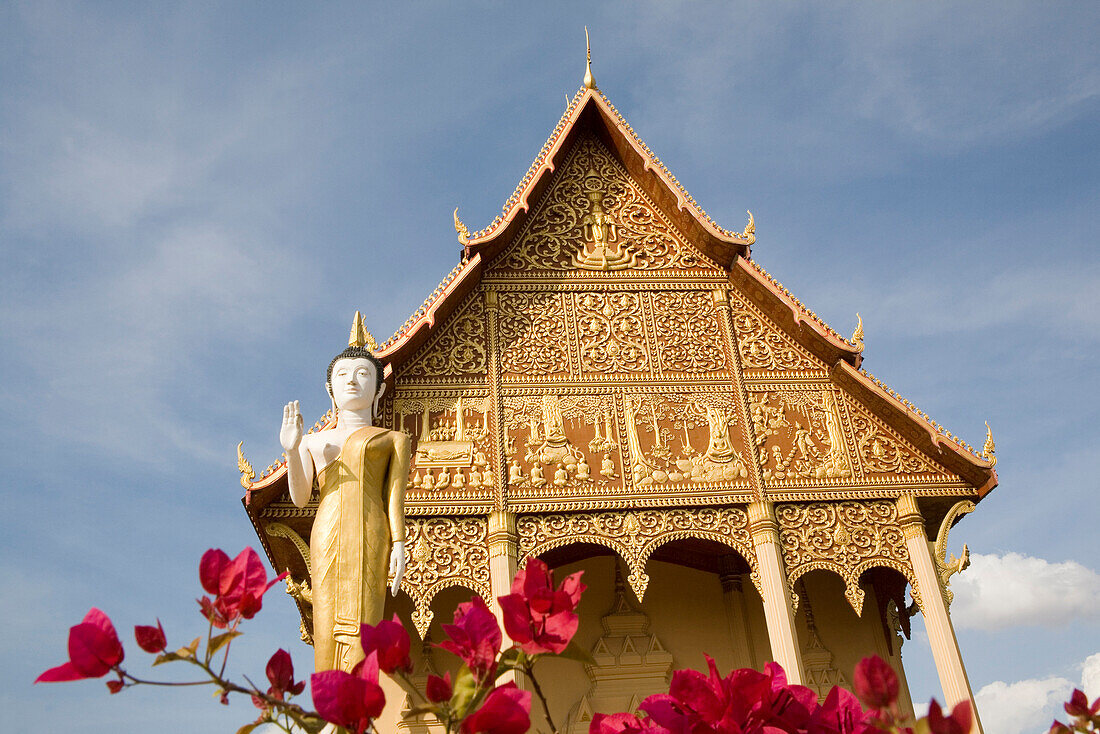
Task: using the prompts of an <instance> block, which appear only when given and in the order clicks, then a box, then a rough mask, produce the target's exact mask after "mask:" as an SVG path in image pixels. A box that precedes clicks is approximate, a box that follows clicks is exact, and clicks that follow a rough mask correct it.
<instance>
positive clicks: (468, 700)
mask: <svg viewBox="0 0 1100 734" xmlns="http://www.w3.org/2000/svg"><path fill="white" fill-rule="evenodd" d="M477 688H478V686H477V679H476V678H474V674H473V673H471V672H470V669H469V668H468V667H466V666H465V665H463V666H462V669H461V670H460V671H459V672H458V676H457V677H456V678H455V682H454V692H453V693H452V694H451V710H452V711H454V714H455V718H456V719H465V718H466V712H467V711H468V710H469V709H470V704H472V703H473V702H474V699H475V698H477Z"/></svg>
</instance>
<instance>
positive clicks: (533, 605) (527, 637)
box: [499, 558, 586, 655]
mask: <svg viewBox="0 0 1100 734" xmlns="http://www.w3.org/2000/svg"><path fill="white" fill-rule="evenodd" d="M582 573H583V571H578V572H577V573H574V574H572V575H570V576H569V577H567V578H566V579H565V580H564V581H562V582H561V586H559V587H558V588H557V589H556V590H555V589H554V582H553V578H552V576H551V574H550V569H549V567H548V566H547V565H546V564H545V563H543V562H542V560H540V559H538V558H530V559H528V561H527V565H526V566H525V567H524V568H522V569H520V570H519V571H518V572H516V577H515V579H514V580H513V581H512V593H511V594H509V595H507V596H502V597H500V598H499V601H500V608H501V610H502V611H503V612H504V629H505V630H506V631H507V632H508V636H509V637H510V638H511V639H512V641H513V642H515V643H516V644H517V645H519V647H520V649H521V650H523V651H524V652H525V653H527V654H528V655H539V654H542V653H554V654H559V653H561V652H562V651H563V650H565V648H566V647H567V646H568V645H569V641H570V640H572V639H573V635H574V634H576V632H577V626H578V625H579V624H580V617H578V616H577V613H576V609H577V603H578V602H580V599H581V593H582V592H583V591H584V590H585V588H586V587H585V585H584V584H582V583H581V574H582Z"/></svg>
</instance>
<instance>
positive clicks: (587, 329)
mask: <svg viewBox="0 0 1100 734" xmlns="http://www.w3.org/2000/svg"><path fill="white" fill-rule="evenodd" d="M576 313H577V326H578V330H579V332H580V333H579V337H580V363H581V369H582V370H584V371H591V372H644V371H647V370H648V369H649V365H650V361H649V353H648V350H647V349H646V344H645V317H644V316H643V315H642V305H641V295H640V294H638V293H616V292H612V293H585V294H584V295H582V296H580V297H578V298H577V312H576Z"/></svg>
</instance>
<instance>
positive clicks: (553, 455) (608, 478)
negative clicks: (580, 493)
mask: <svg viewBox="0 0 1100 734" xmlns="http://www.w3.org/2000/svg"><path fill="white" fill-rule="evenodd" d="M503 414H504V430H505V436H506V439H505V440H506V445H507V453H508V455H509V463H508V486H509V488H510V489H513V488H514V489H521V490H531V489H535V490H538V489H542V488H553V489H559V490H560V489H565V488H582V489H583V488H588V489H591V488H594V487H597V486H604V487H606V486H610V485H612V484H614V485H615V486H621V484H622V479H621V476H620V472H619V467H621V466H622V458H621V457H622V454H621V452H620V450H619V442H618V438H617V436H616V432H615V423H616V419H615V404H614V398H613V396H612V395H608V394H602V395H599V394H597V395H557V394H553V393H547V394H543V395H541V396H538V397H521V396H513V397H505V398H504V411H503Z"/></svg>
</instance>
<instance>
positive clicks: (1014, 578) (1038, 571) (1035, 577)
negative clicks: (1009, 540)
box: [951, 553, 1100, 631]
mask: <svg viewBox="0 0 1100 734" xmlns="http://www.w3.org/2000/svg"><path fill="white" fill-rule="evenodd" d="M951 589H952V590H953V591H954V594H955V601H954V603H953V604H952V606H951V618H952V619H953V620H954V621H955V624H956V625H957V626H958V627H960V628H971V629H983V630H987V631H995V630H1003V629H1008V628H1010V627H1023V626H1044V627H1060V626H1063V625H1065V624H1067V623H1068V622H1070V621H1074V620H1085V621H1089V622H1096V621H1100V607H1097V605H1096V600H1097V599H1098V598H1100V574H1098V573H1096V571H1093V570H1092V569H1090V568H1086V567H1085V566H1083V565H1081V564H1080V563H1077V562H1076V561H1062V562H1058V563H1051V562H1050V561H1047V560H1044V559H1042V558H1034V557H1031V556H1025V555H1021V554H1019V553H1005V554H1003V555H987V554H982V553H975V554H973V555H972V556H971V562H970V568H969V569H967V570H966V571H965V572H964V573H961V574H959V575H958V576H955V577H954V579H953V580H952V583H951Z"/></svg>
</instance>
